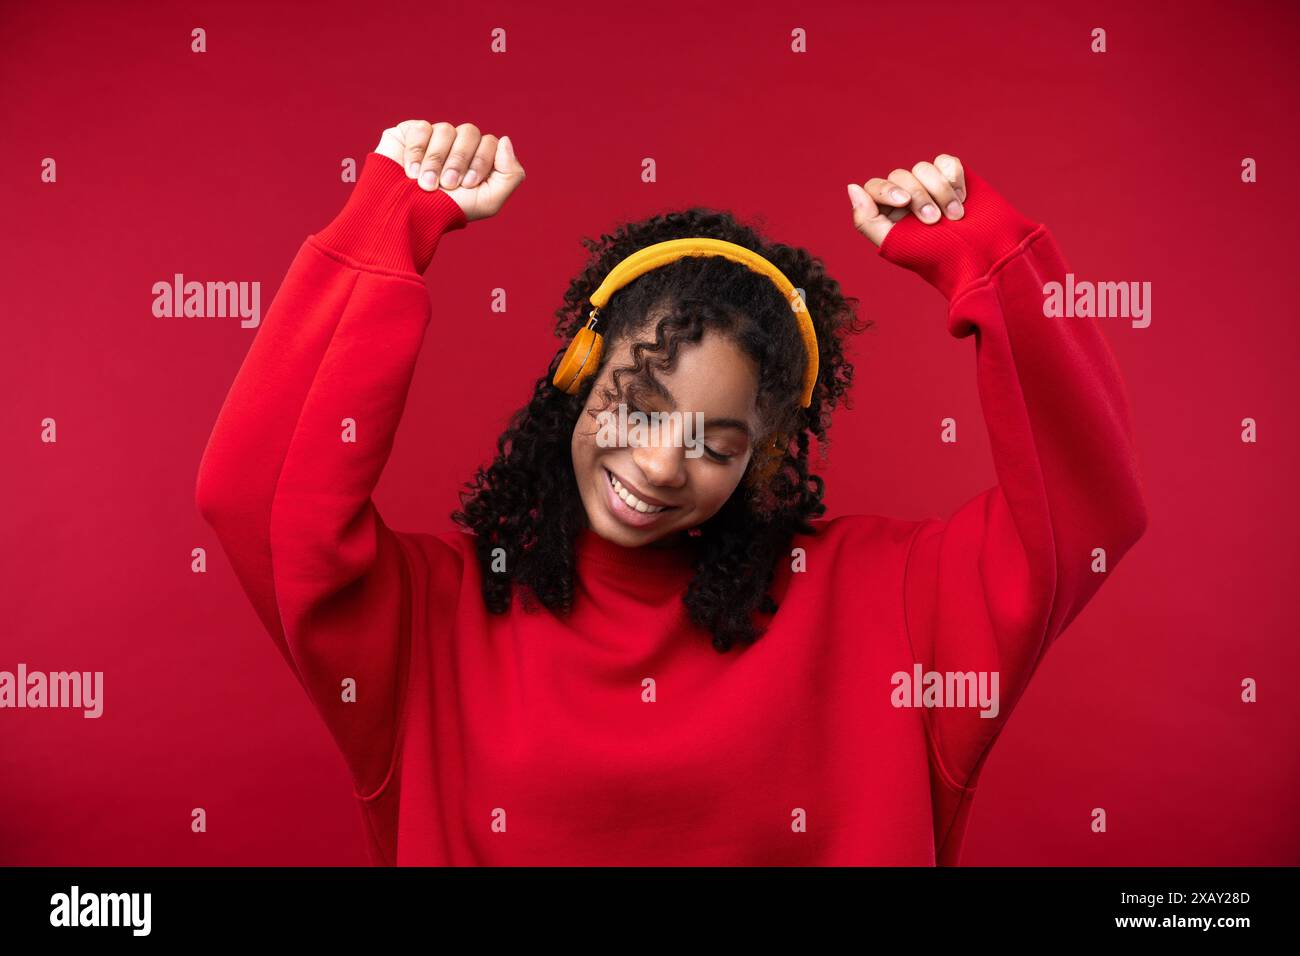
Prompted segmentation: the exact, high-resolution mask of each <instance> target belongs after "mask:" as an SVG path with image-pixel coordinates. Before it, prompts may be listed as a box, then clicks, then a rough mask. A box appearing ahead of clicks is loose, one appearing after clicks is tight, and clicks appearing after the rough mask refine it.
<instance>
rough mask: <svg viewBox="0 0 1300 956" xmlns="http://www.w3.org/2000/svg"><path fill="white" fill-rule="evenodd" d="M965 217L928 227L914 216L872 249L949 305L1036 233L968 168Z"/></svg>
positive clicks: (903, 221) (906, 219)
mask: <svg viewBox="0 0 1300 956" xmlns="http://www.w3.org/2000/svg"><path fill="white" fill-rule="evenodd" d="M965 173H966V201H965V202H964V203H963V204H962V205H963V207H964V208H965V215H964V216H963V217H962V218H961V219H957V220H952V219H948V218H947V217H946V216H945V217H944V218H943V219H940V220H939V221H938V222H936V223H934V224H933V225H929V224H926V223H923V222H921V220H919V219H917V218H916V216H915V215H908V216H904V217H903V218H902V219H900V220H899V221H898V222H896V223H894V226H893V228H891V229H890V230H889V232H888V234H887V235H886V236H885V241H884V242H883V243H881V244H880V248H879V249H878V250H877V252H878V253H879V255H881V256H883V257H884V258H885V259H888V260H889V261H890V262H894V263H897V264H898V265H900V266H902V267H903V268H905V269H910V270H911V271H912V272H915V273H916V274H917V275H919V276H920V277H921V278H923V279H924V280H925V281H926V282H928V283H930V285H932V286H934V287H935V288H936V289H938V290H939V291H940V292H942V293H943V295H944V297H945V298H946V299H948V301H950V302H951V301H952V300H953V299H955V298H956V296H957V295H958V294H959V293H960V292H961V291H962V289H964V288H965V287H966V286H968V285H969V284H970V283H972V282H974V281H976V280H977V279H980V278H983V277H984V276H985V275H987V274H988V272H989V270H990V269H991V268H992V267H993V266H994V265H995V264H997V262H998V260H1000V259H1001V258H1002V257H1003V256H1005V255H1006V254H1007V253H1009V252H1011V251H1012V250H1013V249H1015V248H1016V246H1018V245H1019V244H1020V243H1021V241H1022V240H1024V239H1025V238H1026V237H1027V236H1029V235H1030V234H1031V233H1032V232H1033V231H1034V230H1035V229H1037V228H1038V223H1036V222H1034V221H1032V220H1030V219H1027V218H1025V217H1024V216H1022V215H1021V214H1020V213H1019V212H1017V211H1016V209H1015V207H1014V206H1012V205H1011V204H1010V203H1009V202H1007V201H1006V200H1005V199H1003V198H1002V196H1000V195H999V194H998V193H997V192H996V191H995V190H994V189H993V187H991V186H990V185H989V184H988V183H986V182H985V181H984V180H983V179H981V178H980V177H979V176H977V175H975V174H974V173H972V172H971V171H970V170H969V169H967V170H966V171H965Z"/></svg>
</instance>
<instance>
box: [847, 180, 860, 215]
mask: <svg viewBox="0 0 1300 956" xmlns="http://www.w3.org/2000/svg"><path fill="white" fill-rule="evenodd" d="M847 189H848V191H849V202H851V203H853V208H854V209H857V208H858V207H859V206H861V205H862V197H861V196H859V195H858V194H857V193H856V192H854V191H853V184H852V183H850V184H849V185H848V187H847Z"/></svg>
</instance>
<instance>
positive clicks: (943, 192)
mask: <svg viewBox="0 0 1300 956" xmlns="http://www.w3.org/2000/svg"><path fill="white" fill-rule="evenodd" d="M912 173H913V175H915V176H916V178H917V179H919V180H920V181H921V185H923V186H924V187H925V188H926V191H927V192H929V194H930V195H931V196H933V197H934V201H935V203H937V204H938V206H939V208H940V209H942V210H943V214H944V215H945V216H947V217H948V218H949V219H960V218H961V217H962V215H963V212H962V208H961V202H959V201H958V199H957V193H955V192H954V191H953V188H952V183H950V182H948V177H947V176H945V175H944V174H943V173H941V172H940V171H939V167H937V166H935V165H934V163H926V162H920V163H917V164H916V165H915V166H913V167H912Z"/></svg>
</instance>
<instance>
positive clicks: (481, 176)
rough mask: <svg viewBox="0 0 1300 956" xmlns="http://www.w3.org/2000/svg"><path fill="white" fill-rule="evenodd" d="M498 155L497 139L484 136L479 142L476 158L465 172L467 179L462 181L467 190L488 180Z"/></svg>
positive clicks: (472, 159)
mask: <svg viewBox="0 0 1300 956" xmlns="http://www.w3.org/2000/svg"><path fill="white" fill-rule="evenodd" d="M496 154H497V138H496V137H495V136H484V137H483V138H482V139H480V140H479V141H478V149H476V150H475V151H474V156H473V157H472V158H471V159H470V161H469V169H467V170H466V171H465V178H464V179H462V180H461V183H460V184H461V185H462V186H464V187H465V188H466V189H469V188H470V187H472V186H477V185H478V184H479V183H481V182H483V180H485V179H487V178H488V174H490V173H491V172H492V163H493V160H494V159H495V158H496Z"/></svg>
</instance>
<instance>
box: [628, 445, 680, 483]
mask: <svg viewBox="0 0 1300 956" xmlns="http://www.w3.org/2000/svg"><path fill="white" fill-rule="evenodd" d="M630 450H631V452H632V461H633V462H635V464H636V466H637V467H638V468H639V469H641V474H643V475H645V476H646V480H647V481H649V482H650V483H651V484H654V485H658V486H659V487H661V488H680V487H682V485H684V484H686V466H685V458H686V454H685V451H686V450H685V449H684V448H673V447H671V446H670V445H667V444H664V445H645V446H640V447H633V448H632V449H630Z"/></svg>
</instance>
